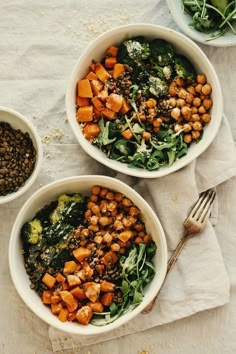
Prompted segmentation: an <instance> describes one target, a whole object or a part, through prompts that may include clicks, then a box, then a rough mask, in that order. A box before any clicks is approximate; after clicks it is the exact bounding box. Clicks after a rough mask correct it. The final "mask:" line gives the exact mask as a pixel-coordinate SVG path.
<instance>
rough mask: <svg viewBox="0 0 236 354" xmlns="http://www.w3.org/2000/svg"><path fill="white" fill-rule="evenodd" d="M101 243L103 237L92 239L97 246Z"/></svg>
mask: <svg viewBox="0 0 236 354" xmlns="http://www.w3.org/2000/svg"><path fill="white" fill-rule="evenodd" d="M102 241H103V237H102V236H95V237H94V242H95V243H97V244H98V245H100V244H101V243H102Z"/></svg>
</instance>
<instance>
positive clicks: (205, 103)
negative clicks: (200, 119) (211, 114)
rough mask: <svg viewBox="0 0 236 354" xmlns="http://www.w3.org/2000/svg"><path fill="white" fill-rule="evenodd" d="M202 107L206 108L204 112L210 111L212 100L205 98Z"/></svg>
mask: <svg viewBox="0 0 236 354" xmlns="http://www.w3.org/2000/svg"><path fill="white" fill-rule="evenodd" d="M203 106H204V107H205V108H206V110H208V109H210V108H211V107H212V100H211V99H210V98H205V100H204V101H203Z"/></svg>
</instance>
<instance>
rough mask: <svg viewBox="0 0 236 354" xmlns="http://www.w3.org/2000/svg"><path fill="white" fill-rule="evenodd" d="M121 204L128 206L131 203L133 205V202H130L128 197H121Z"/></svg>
mask: <svg viewBox="0 0 236 354" xmlns="http://www.w3.org/2000/svg"><path fill="white" fill-rule="evenodd" d="M122 205H123V206H124V207H130V206H131V205H133V203H132V202H131V200H130V199H128V198H123V200H122Z"/></svg>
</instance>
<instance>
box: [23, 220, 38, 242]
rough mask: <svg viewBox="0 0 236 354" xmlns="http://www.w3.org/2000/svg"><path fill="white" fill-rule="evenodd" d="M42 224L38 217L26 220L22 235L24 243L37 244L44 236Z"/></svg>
mask: <svg viewBox="0 0 236 354" xmlns="http://www.w3.org/2000/svg"><path fill="white" fill-rule="evenodd" d="M42 232H43V228H42V224H41V221H40V220H38V219H34V220H31V221H28V222H26V223H25V224H24V225H23V227H22V229H21V237H22V240H23V241H24V243H26V244H30V245H36V244H37V243H38V242H39V241H40V240H41V238H42Z"/></svg>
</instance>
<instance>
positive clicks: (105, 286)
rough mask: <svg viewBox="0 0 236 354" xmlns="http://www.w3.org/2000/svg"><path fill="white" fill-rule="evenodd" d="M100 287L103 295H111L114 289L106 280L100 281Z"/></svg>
mask: <svg viewBox="0 0 236 354" xmlns="http://www.w3.org/2000/svg"><path fill="white" fill-rule="evenodd" d="M100 285H101V291H103V292H104V293H112V292H113V291H114V290H115V287H116V286H115V284H114V283H111V282H109V281H107V280H102V281H101V283H100Z"/></svg>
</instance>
